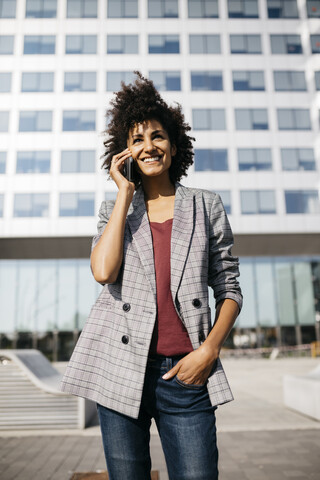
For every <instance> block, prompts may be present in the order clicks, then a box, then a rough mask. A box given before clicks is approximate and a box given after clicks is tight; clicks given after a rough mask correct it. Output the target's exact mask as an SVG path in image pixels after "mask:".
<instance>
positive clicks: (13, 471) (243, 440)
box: [0, 358, 320, 480]
mask: <svg viewBox="0 0 320 480" xmlns="http://www.w3.org/2000/svg"><path fill="white" fill-rule="evenodd" d="M319 363H320V359H311V358H287V359H275V360H269V359H242V358H241V359H229V358H225V359H223V365H224V368H225V370H226V373H227V376H228V379H229V382H230V385H231V388H232V390H233V393H234V397H235V401H233V402H230V403H228V404H226V405H223V406H220V407H219V408H218V410H217V430H218V447H219V469H220V477H219V478H220V480H288V479H294V480H304V479H313V480H319V479H320V422H317V421H316V420H313V419H311V418H308V417H306V416H304V415H301V414H299V413H297V412H295V411H291V410H289V409H287V408H286V407H285V406H284V405H283V402H282V378H283V375H285V374H293V375H303V374H306V373H308V372H309V371H310V370H312V369H313V368H315V367H316V366H317V365H318V364H319ZM151 457H152V468H153V469H154V470H159V472H160V480H168V475H167V471H166V466H165V460H164V456H163V453H162V449H161V444H160V439H159V437H158V434H157V432H156V428H155V427H154V426H153V427H152V435H151ZM105 469H106V466H105V460H104V455H103V449H102V443H101V438H100V430H99V426H97V425H93V426H92V427H90V428H87V429H85V430H83V431H79V430H59V431H55V430H51V431H50V430H45V431H42V430H24V431H0V479H1V480H22V479H23V480H70V478H71V476H72V474H73V473H74V472H88V471H99V470H105Z"/></svg>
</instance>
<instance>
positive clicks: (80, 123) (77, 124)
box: [62, 110, 96, 132]
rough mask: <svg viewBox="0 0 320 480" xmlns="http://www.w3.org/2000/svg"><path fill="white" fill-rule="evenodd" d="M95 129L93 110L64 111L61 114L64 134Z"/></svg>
mask: <svg viewBox="0 0 320 480" xmlns="http://www.w3.org/2000/svg"><path fill="white" fill-rule="evenodd" d="M95 129H96V112H95V111H94V110H65V111H64V112H63V125H62V130H63V131H64V132H80V131H93V130H95Z"/></svg>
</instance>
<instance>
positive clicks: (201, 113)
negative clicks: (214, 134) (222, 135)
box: [192, 108, 226, 130]
mask: <svg viewBox="0 0 320 480" xmlns="http://www.w3.org/2000/svg"><path fill="white" fill-rule="evenodd" d="M192 119H193V122H192V124H193V129H194V130H225V129H226V119H225V111H224V109H223V108H210V109H209V108H195V109H193V110H192Z"/></svg>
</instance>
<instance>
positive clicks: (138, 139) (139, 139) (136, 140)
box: [132, 138, 141, 143]
mask: <svg viewBox="0 0 320 480" xmlns="http://www.w3.org/2000/svg"><path fill="white" fill-rule="evenodd" d="M137 142H141V138H135V139H134V140H133V142H132V143H137Z"/></svg>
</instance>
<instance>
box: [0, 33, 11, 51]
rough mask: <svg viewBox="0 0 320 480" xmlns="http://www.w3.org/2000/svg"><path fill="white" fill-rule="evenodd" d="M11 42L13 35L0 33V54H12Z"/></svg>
mask: <svg viewBox="0 0 320 480" xmlns="http://www.w3.org/2000/svg"><path fill="white" fill-rule="evenodd" d="M13 44H14V36H13V35H0V55H12V54H13Z"/></svg>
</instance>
